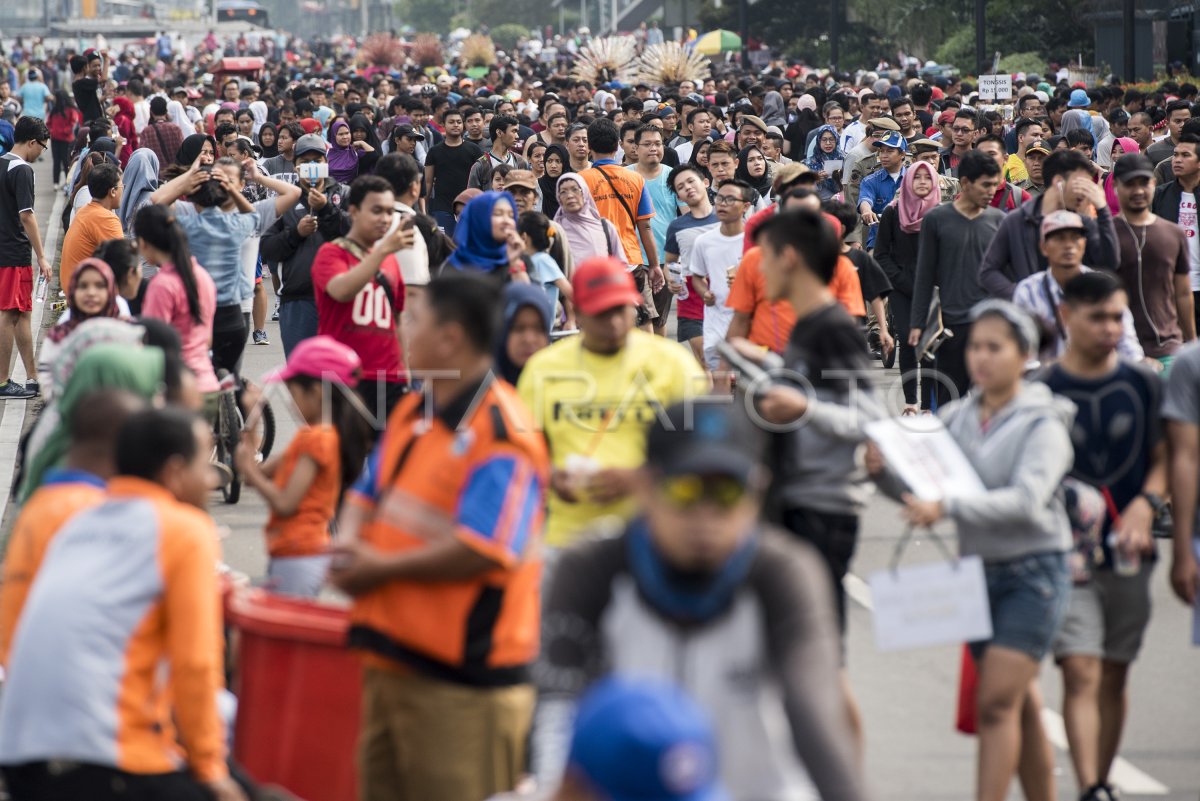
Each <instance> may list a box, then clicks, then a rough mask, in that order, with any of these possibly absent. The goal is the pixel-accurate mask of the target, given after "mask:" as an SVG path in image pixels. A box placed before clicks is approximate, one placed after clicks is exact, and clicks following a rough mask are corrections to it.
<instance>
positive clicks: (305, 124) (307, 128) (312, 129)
mask: <svg viewBox="0 0 1200 801" xmlns="http://www.w3.org/2000/svg"><path fill="white" fill-rule="evenodd" d="M299 122H300V127H301V128H302V129H304V132H305V133H306V134H311V133H319V132H320V130H321V123H320V122H318V121H317V120H314V119H313V118H312V117H305V118H304V119H302V120H300V121H299Z"/></svg>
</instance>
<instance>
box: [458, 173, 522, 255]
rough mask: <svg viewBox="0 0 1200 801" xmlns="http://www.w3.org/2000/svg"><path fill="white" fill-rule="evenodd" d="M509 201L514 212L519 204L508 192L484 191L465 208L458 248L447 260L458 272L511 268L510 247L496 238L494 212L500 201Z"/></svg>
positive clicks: (514, 215) (460, 223)
mask: <svg viewBox="0 0 1200 801" xmlns="http://www.w3.org/2000/svg"><path fill="white" fill-rule="evenodd" d="M501 200H504V201H507V202H508V205H509V208H511V209H514V211H513V217H514V220H515V217H516V211H515V209H516V208H517V203H516V201H515V200H513V196H512V195H510V194H509V193H508V192H484V193H483V194H482V195H480V196H479V197H477V198H474V199H473V200H471V201H470V202H469V203H467V205H466V206H464V207H463V210H462V215H461V216H460V217H459V218H458V225H457V226H455V228H454V244H455V245H457V246H458V247H457V248H456V249H455V251H454V253H453V254H452V255H451V256H450V258H449V259H448V260H447V261H446V263H447V264H449V265H450V266H451V267H453V268H454V269H456V270H479V271H481V272H485V273H490V272H493V271H495V270H499V269H502V268H504V267H507V266H508V248H507V246H506V245H505V243H504V242H497V241H496V240H495V239H493V238H492V209H493V208H495V206H496V203H497V202H498V201H501Z"/></svg>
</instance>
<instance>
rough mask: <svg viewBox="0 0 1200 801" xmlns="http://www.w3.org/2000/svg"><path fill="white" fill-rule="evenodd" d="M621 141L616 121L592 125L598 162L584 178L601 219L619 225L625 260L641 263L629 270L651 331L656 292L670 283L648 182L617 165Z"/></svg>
mask: <svg viewBox="0 0 1200 801" xmlns="http://www.w3.org/2000/svg"><path fill="white" fill-rule="evenodd" d="M619 140H620V131H619V130H618V129H617V126H616V125H615V124H614V123H613V121H612V120H610V119H607V118H601V119H598V120H596V121H595V122H593V123H592V124H591V125H589V126H588V127H587V141H588V145H589V147H590V148H591V150H592V153H593V154H594V155H595V157H596V160H595V162H594V163H593V164H592V166H590V167H588V168H587V169H585V170H583V171H582V172H581V173H580V177H581V178H583V180H584V181H585V182H586V183H587V185H588V189H589V190H590V191H591V193H592V200H594V201H595V202H596V208H597V209H598V210H599V211H600V216H601V217H603V218H605V219H606V220H608V221H609V222H611V223H612V224H613V225H615V226H616V228H617V233H619V234H620V235H621V246H622V247H623V248H624V249H625V257H626V258H628V259H637V260H638V262H639V263H638V264H632V263H631V264H630V265H629V270H630V272H632V273H633V274H634V279H635V281H636V282H637V284H638V285H639V287H640V290H639V291H640V292H641V293H642V297H643V298H644V299H645V302H644V304H643V309H644V310H645V315H646V319H645V322H644V324H643V326H642V327H643V328H645V329H646V330H650V327H651V326H650V324H651V322H652V321H653V320H654V319H655V318H656V317H657V313H656V312H655V309H654V293H655V292H658V291H659V290H660V289H662V288H663V286H664V284H665V283H666V281H665V279H664V278H663V273H662V268H661V267H660V266H659V262H658V245H657V243H656V242H655V240H654V232H653V231H652V230H651V228H650V220H651V219H652V218H653V217H654V215H655V212H654V203H653V202H652V201H651V199H650V193H649V192H648V191H646V181H645V179H643V178H642V176H641V175H640V174H638V173H637V172H634V171H633V170H626V169H621V168H620V166H619V165H618V164H617V160H616V156H617V146H618V144H619ZM568 141H570V137H568ZM572 162H574V155H572ZM643 252H644V253H645V254H646V261H645V262H644V263H640V262H641V258H640V254H641V253H643Z"/></svg>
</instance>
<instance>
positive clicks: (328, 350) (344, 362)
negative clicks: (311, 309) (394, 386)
mask: <svg viewBox="0 0 1200 801" xmlns="http://www.w3.org/2000/svg"><path fill="white" fill-rule="evenodd" d="M361 373H362V361H361V360H360V359H359V358H358V354H357V353H355V352H354V350H353V349H352V348H349V347H347V346H345V345H343V344H342V343H341V342H338V341H337V340H336V339H334V338H333V337H329V336H324V335H321V336H315V337H309V338H308V339H306V340H304V341H303V342H301V343H300V344H299V345H297V346H296V348H295V350H293V351H292V356H291V358H290V359H288V362H287V365H286V366H284V367H280V368H279V369H278V370H274V371H272V372H270V373H267V375H265V376H263V382H264V383H268V384H270V383H277V382H280V381H287V380H288V379H289V378H295V377H297V376H308V377H310V378H320V379H329V380H332V381H337V382H338V383H341V384H345V385H346V386H348V387H355V386H358V379H359V376H360V374H361Z"/></svg>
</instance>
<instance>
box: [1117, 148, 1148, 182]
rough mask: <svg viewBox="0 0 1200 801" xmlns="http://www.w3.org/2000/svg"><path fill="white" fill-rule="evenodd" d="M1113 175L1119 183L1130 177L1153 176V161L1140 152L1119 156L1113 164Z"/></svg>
mask: <svg viewBox="0 0 1200 801" xmlns="http://www.w3.org/2000/svg"><path fill="white" fill-rule="evenodd" d="M1113 177H1114V178H1116V179H1117V180H1118V181H1120V182H1121V183H1125V182H1126V181H1128V180H1130V179H1132V178H1153V177H1154V162H1153V161H1151V160H1150V159H1149V158H1147V157H1146V156H1144V155H1143V154H1141V153H1130V154H1128V155H1125V156H1121V158H1119V159H1117V163H1116V164H1115V165H1113Z"/></svg>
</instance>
